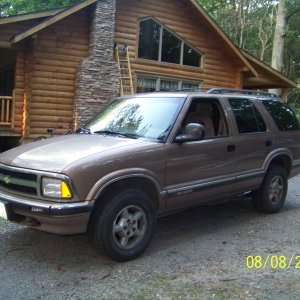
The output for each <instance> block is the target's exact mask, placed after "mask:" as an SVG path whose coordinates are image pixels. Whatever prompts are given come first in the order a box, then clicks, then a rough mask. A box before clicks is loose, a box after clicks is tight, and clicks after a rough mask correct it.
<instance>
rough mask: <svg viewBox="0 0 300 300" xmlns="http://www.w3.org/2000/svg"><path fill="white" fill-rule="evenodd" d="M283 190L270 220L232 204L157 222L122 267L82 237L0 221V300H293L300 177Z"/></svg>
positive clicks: (299, 277) (299, 293)
mask: <svg viewBox="0 0 300 300" xmlns="http://www.w3.org/2000/svg"><path fill="white" fill-rule="evenodd" d="M289 184H290V188H289V193H288V198H287V202H286V205H285V207H284V209H283V210H282V211H281V212H280V213H278V214H275V215H265V214H261V213H257V212H256V211H254V210H253V208H252V205H251V201H250V200H249V199H237V200H235V201H233V202H230V203H227V204H222V205H219V206H216V207H199V208H197V209H193V210H189V211H185V212H182V213H180V214H177V215H173V216H169V217H166V218H163V219H160V220H159V222H158V228H157V233H156V235H155V237H154V240H153V242H152V244H151V245H150V247H149V248H148V249H147V251H146V252H145V253H144V255H143V256H141V257H140V258H138V259H136V260H134V261H130V262H126V263H116V262H113V261H111V260H110V259H108V258H107V257H105V256H104V255H103V254H97V253H96V252H95V251H94V250H93V249H92V247H91V245H90V244H89V243H88V241H87V238H86V237H85V236H84V235H78V236H71V237H63V236H55V235H51V234H47V233H43V232H39V231H34V230H31V229H27V228H24V227H21V226H19V225H15V224H11V223H8V222H6V221H4V220H2V219H0V299H7V300H9V299H14V300H15V299H106V298H107V299H300V235H299V232H300V176H298V177H295V178H293V179H292V180H290V182H289ZM297 255H299V257H297ZM280 256H281V258H280ZM247 257H248V267H249V268H247V266H246V258H247ZM253 257H254V258H253ZM260 259H261V261H260ZM297 264H298V265H297Z"/></svg>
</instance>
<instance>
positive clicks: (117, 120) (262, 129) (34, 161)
mask: <svg viewBox="0 0 300 300" xmlns="http://www.w3.org/2000/svg"><path fill="white" fill-rule="evenodd" d="M299 170H300V130H299V123H298V120H297V118H296V117H295V114H294V113H293V111H292V110H291V109H290V108H289V107H288V106H287V105H286V104H285V103H284V102H283V101H282V100H280V99H278V98H277V97H276V96H274V95H271V94H267V93H261V92H255V91H245V90H229V89H210V90H208V91H207V92H192V93H190V92H184V91H181V92H174V93H171V92H165V93H152V94H144V95H133V96H130V97H123V98H119V99H116V100H114V101H112V102H111V103H110V104H109V105H108V106H107V107H106V108H105V109H104V110H103V111H102V112H100V113H99V114H98V115H97V116H96V117H95V118H94V119H92V120H91V121H90V122H89V123H88V124H86V126H85V127H84V128H80V129H79V130H78V131H77V134H74V135H66V136H60V137H57V138H49V139H46V140H43V141H39V142H35V143H31V144H27V145H23V146H21V147H17V148H14V149H12V150H10V151H7V152H4V153H2V154H1V155H0V205H1V207H2V211H5V214H6V217H7V219H8V220H10V221H14V222H18V223H21V224H25V225H28V226H30V227H32V228H36V229H40V230H44V231H48V232H52V233H57V234H76V233H83V232H86V231H88V232H89V233H90V235H91V237H92V238H93V241H94V243H95V245H96V246H97V247H99V248H100V246H101V247H102V248H103V249H104V251H105V252H106V253H107V254H108V255H109V256H111V257H112V258H113V259H115V260H119V261H125V260H129V259H132V258H135V257H137V256H138V255H140V254H141V253H142V251H143V250H144V249H145V248H146V247H147V245H148V244H149V242H150V240H151V237H152V235H153V232H154V228H155V223H156V217H157V216H162V215H164V214H168V213H171V212H176V211H178V210H181V209H184V208H187V207H191V206H194V205H199V204H202V203H205V202H211V201H214V200H217V199H219V198H230V197H231V196H234V195H240V194H243V193H248V192H253V202H254V206H255V208H257V209H259V210H260V211H263V212H267V213H274V212H277V211H278V210H280V208H281V207H282V206H283V204H284V201H285V198H286V193H287V184H288V183H287V179H288V178H289V177H291V176H293V175H295V174H297V173H298V172H299ZM1 207H0V209H1Z"/></svg>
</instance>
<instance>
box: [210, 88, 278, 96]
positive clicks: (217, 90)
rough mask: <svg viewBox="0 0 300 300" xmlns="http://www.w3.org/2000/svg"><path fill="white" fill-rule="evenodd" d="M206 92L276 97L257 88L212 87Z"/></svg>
mask: <svg viewBox="0 0 300 300" xmlns="http://www.w3.org/2000/svg"><path fill="white" fill-rule="evenodd" d="M206 93H207V94H226V93H228V94H234V93H236V94H246V95H257V96H259V95H261V96H266V97H271V98H278V96H277V95H275V94H271V93H268V92H262V91H257V90H241V89H227V88H212V89H209V90H208V91H207V92H206Z"/></svg>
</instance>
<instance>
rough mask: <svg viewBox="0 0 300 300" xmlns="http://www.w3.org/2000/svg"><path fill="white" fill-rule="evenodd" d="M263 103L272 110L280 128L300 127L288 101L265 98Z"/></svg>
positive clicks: (285, 129)
mask: <svg viewBox="0 0 300 300" xmlns="http://www.w3.org/2000/svg"><path fill="white" fill-rule="evenodd" d="M262 103H263V105H264V106H265V107H266V108H267V110H268V111H269V112H270V114H271V116H272V117H273V120H274V121H275V123H276V125H277V127H278V129H279V130H281V131H289V130H299V129H300V126H299V121H298V119H297V117H296V115H295V113H294V112H293V111H292V109H291V108H290V107H289V106H288V105H287V104H286V103H283V102H279V101H270V100H264V101H262Z"/></svg>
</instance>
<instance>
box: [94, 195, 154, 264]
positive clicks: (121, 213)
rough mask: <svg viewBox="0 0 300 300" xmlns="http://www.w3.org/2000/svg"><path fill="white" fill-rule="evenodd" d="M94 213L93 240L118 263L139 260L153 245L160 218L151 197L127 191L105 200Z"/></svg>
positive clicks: (98, 247) (97, 246)
mask: <svg viewBox="0 0 300 300" xmlns="http://www.w3.org/2000/svg"><path fill="white" fill-rule="evenodd" d="M105 200H106V204H105V205H104V206H99V209H98V211H96V212H95V213H94V214H93V218H94V220H92V222H91V224H92V228H91V231H92V235H91V237H92V240H93V243H94V245H95V246H96V249H97V250H99V249H101V250H104V252H105V253H106V254H107V255H108V256H110V257H111V258H112V259H114V260H116V261H128V260H131V259H134V258H136V257H138V256H139V255H140V254H141V253H142V252H143V251H144V250H145V249H146V247H147V246H148V245H149V243H150V241H151V239H152V236H153V233H154V230H155V226H156V216H155V211H154V209H153V205H152V201H151V199H150V197H149V195H148V194H146V193H144V192H142V191H140V190H135V189H130V190H125V191H123V192H120V193H118V194H115V195H112V196H111V198H110V199H105Z"/></svg>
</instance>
